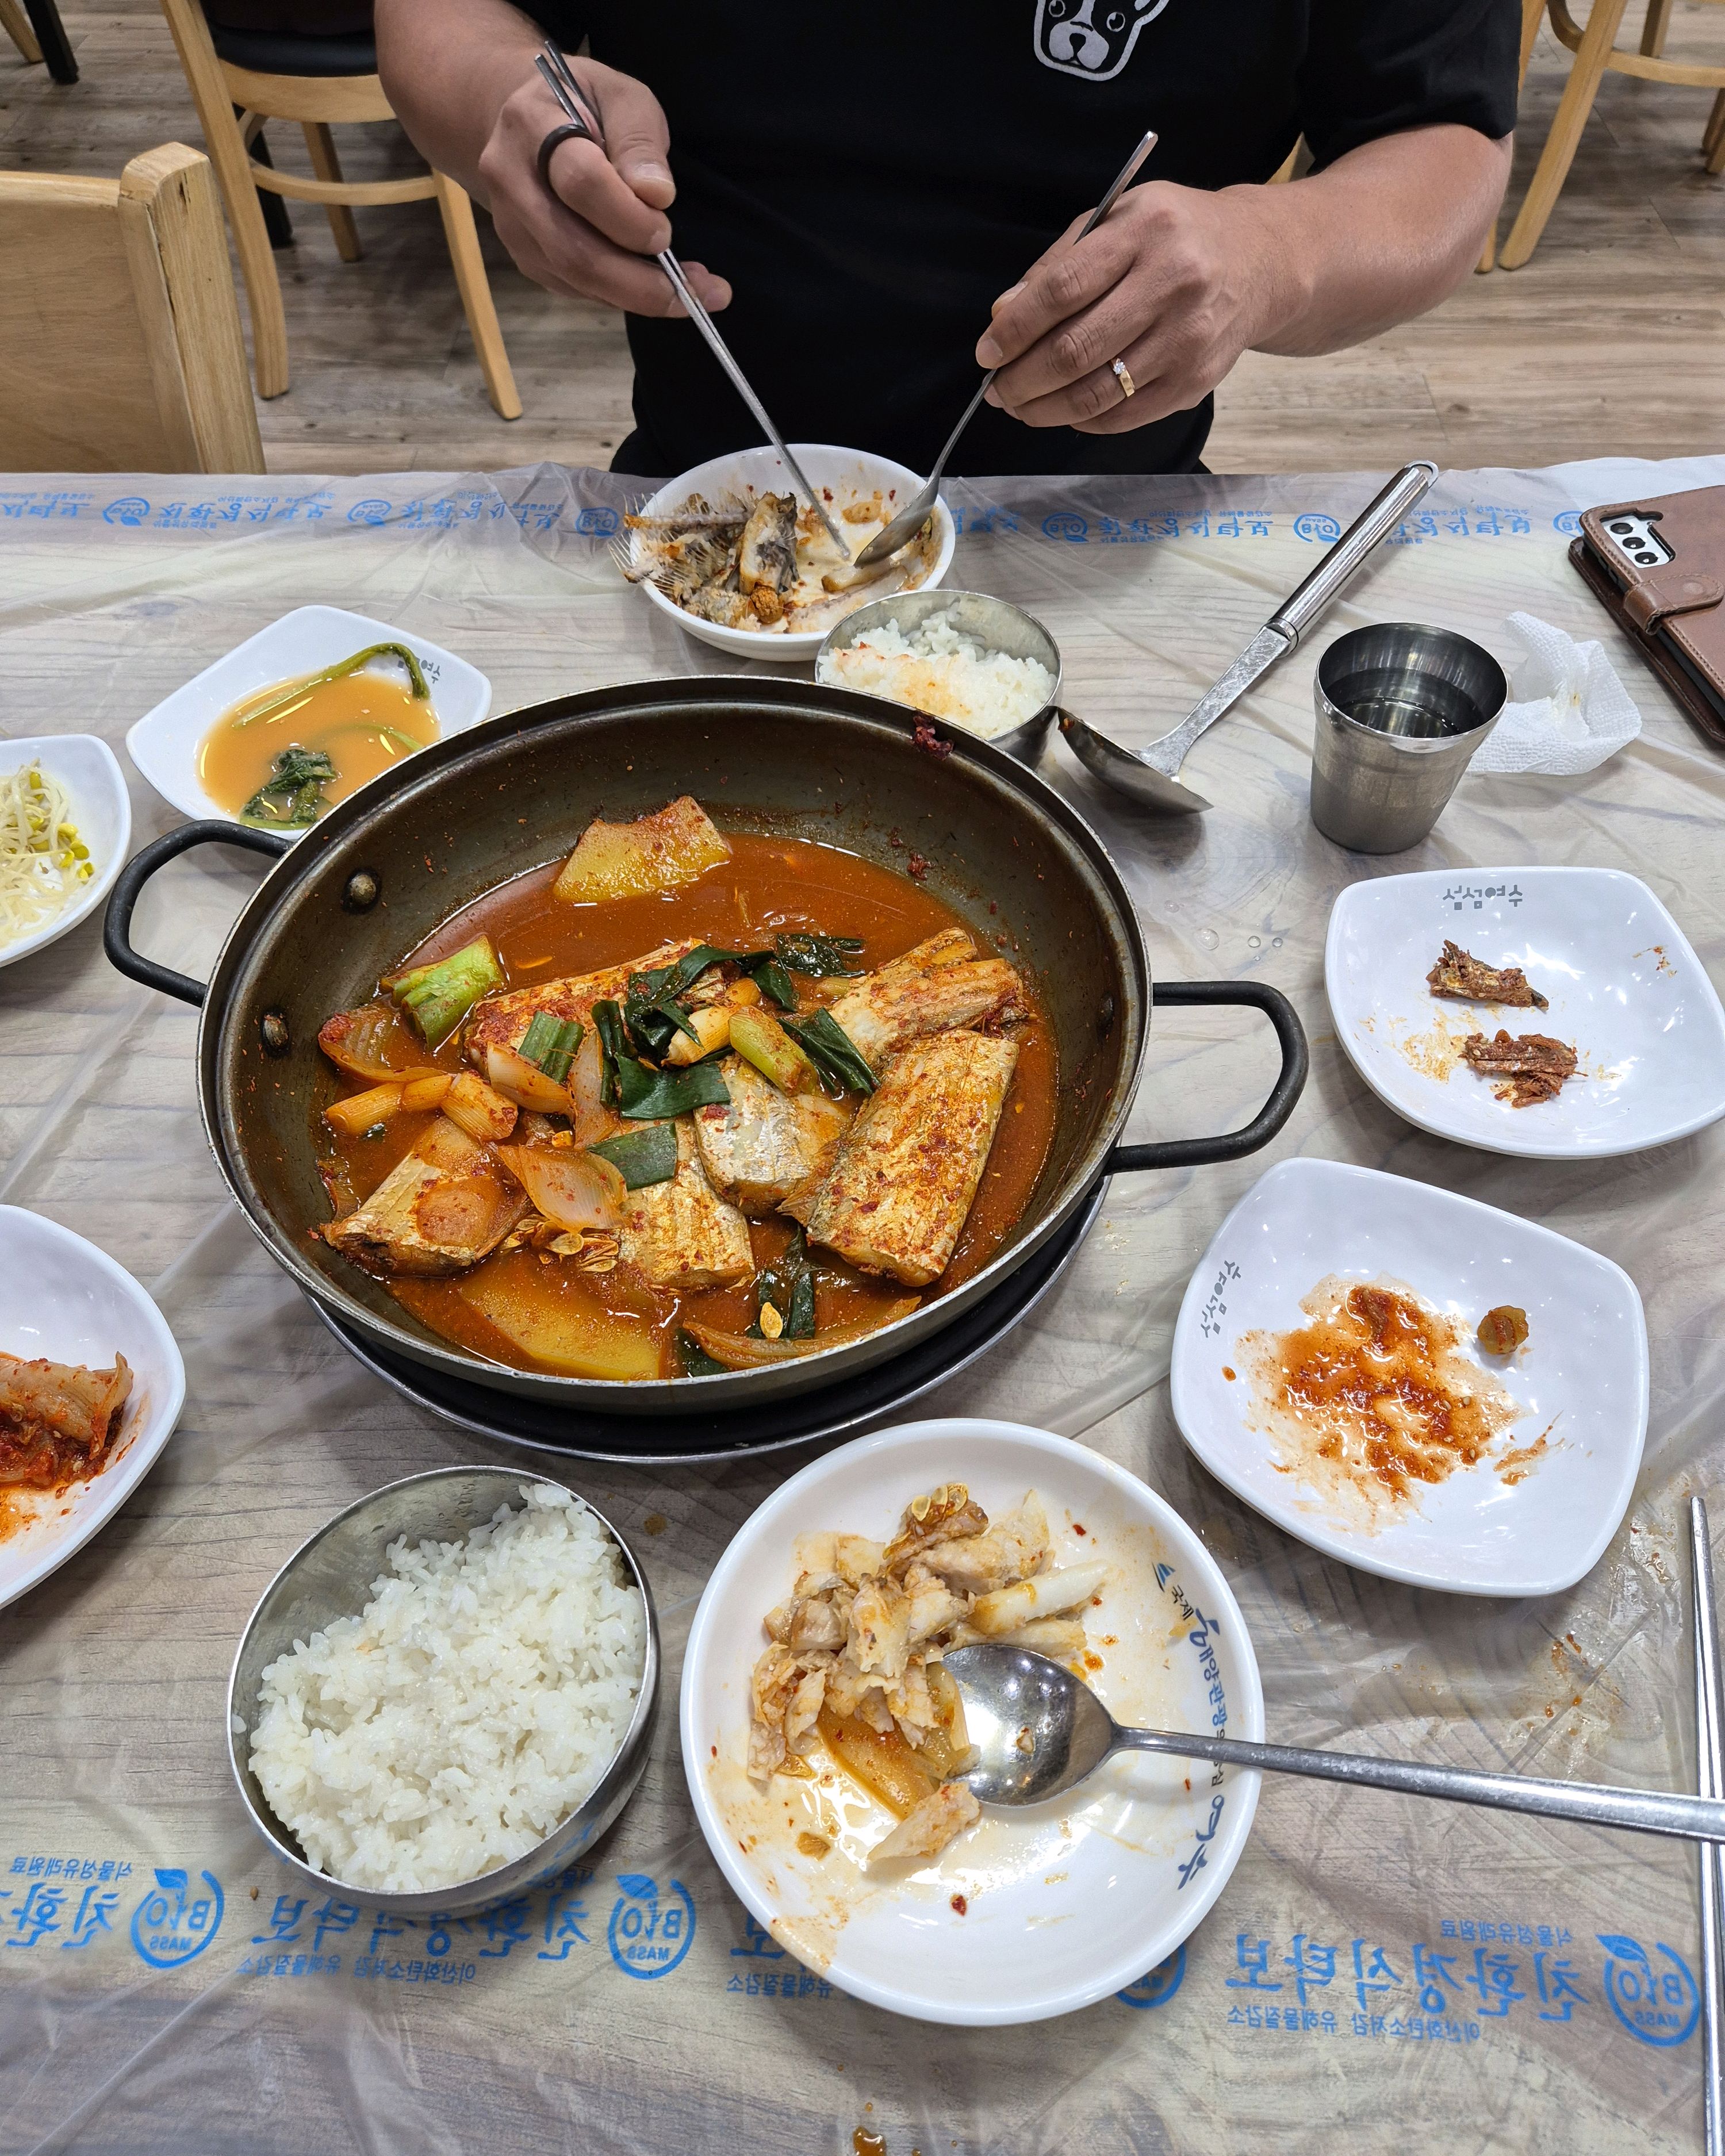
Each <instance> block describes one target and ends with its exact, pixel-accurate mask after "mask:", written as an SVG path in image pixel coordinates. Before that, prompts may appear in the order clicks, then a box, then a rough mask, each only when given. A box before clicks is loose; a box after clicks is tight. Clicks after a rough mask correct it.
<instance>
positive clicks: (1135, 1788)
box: [682, 1420, 1264, 2027]
mask: <svg viewBox="0 0 1725 2156" xmlns="http://www.w3.org/2000/svg"><path fill="white" fill-rule="evenodd" d="M944 1481H961V1482H963V1483H966V1484H967V1485H968V1486H969V1489H970V1491H971V1493H972V1495H973V1496H974V1497H975V1498H976V1500H977V1501H978V1503H979V1504H980V1505H981V1506H982V1507H983V1509H984V1510H985V1511H986V1512H988V1513H989V1514H990V1516H991V1517H992V1516H993V1515H996V1514H998V1513H1000V1512H1005V1511H1008V1510H1009V1509H1010V1508H1011V1507H1013V1506H1014V1505H1016V1504H1017V1503H1018V1502H1019V1499H1020V1498H1022V1497H1023V1496H1024V1492H1025V1491H1026V1490H1029V1489H1034V1490H1035V1491H1037V1493H1038V1494H1039V1496H1040V1497H1041V1499H1042V1501H1043V1504H1044V1506H1045V1507H1046V1509H1047V1512H1048V1518H1049V1525H1050V1528H1051V1530H1052V1531H1053V1536H1052V1538H1053V1541H1054V1545H1055V1562H1056V1563H1062V1564H1064V1563H1076V1562H1077V1561H1078V1560H1079V1559H1080V1558H1086V1557H1087V1558H1102V1559H1104V1560H1105V1561H1106V1562H1107V1563H1108V1565H1109V1567H1110V1572H1109V1576H1108V1578H1107V1579H1106V1581H1105V1583H1104V1585H1103V1589H1102V1596H1101V1603H1100V1604H1099V1605H1097V1606H1096V1607H1095V1608H1093V1609H1091V1610H1090V1611H1088V1612H1087V1613H1086V1621H1087V1626H1088V1630H1089V1632H1090V1635H1091V1640H1092V1641H1093V1643H1094V1644H1095V1648H1096V1652H1097V1653H1098V1654H1099V1655H1100V1656H1101V1662H1102V1667H1101V1670H1100V1671H1098V1672H1097V1673H1096V1675H1095V1676H1093V1678H1092V1680H1091V1681H1092V1682H1093V1683H1094V1685H1095V1686H1096V1691H1097V1692H1098V1693H1099V1694H1100V1695H1101V1697H1102V1698H1103V1699H1104V1700H1105V1701H1106V1702H1107V1704H1108V1706H1109V1707H1110V1709H1111V1711H1112V1712H1113V1713H1114V1714H1115V1715H1116V1716H1117V1717H1119V1718H1120V1719H1122V1720H1123V1721H1125V1722H1132V1723H1137V1724H1140V1725H1153V1726H1159V1727H1163V1728H1187V1729H1204V1730H1207V1731H1212V1730H1214V1729H1216V1728H1219V1727H1224V1725H1225V1733H1226V1734H1227V1735H1229V1736H1230V1737H1245V1738H1261V1736H1262V1734H1263V1729H1264V1695H1263V1691H1262V1687H1261V1686H1260V1683H1259V1681H1258V1666H1257V1661H1256V1658H1255V1656H1254V1655H1253V1652H1252V1646H1251V1642H1250V1640H1249V1639H1248V1638H1247V1636H1246V1630H1245V1622H1244V1620H1242V1618H1241V1616H1240V1607H1239V1604H1237V1603H1236V1602H1235V1599H1234V1597H1233V1595H1232V1594H1230V1592H1229V1589H1228V1584H1227V1582H1226V1581H1225V1580H1224V1578H1223V1577H1222V1574H1221V1573H1220V1572H1219V1570H1218V1568H1217V1566H1216V1563H1215V1561H1214V1558H1212V1557H1211V1556H1210V1555H1209V1552H1208V1551H1207V1550H1206V1549H1205V1548H1204V1544H1203V1543H1201V1542H1200V1541H1199V1538H1198V1537H1197V1536H1196V1535H1195V1534H1194V1532H1192V1530H1191V1528H1189V1527H1187V1526H1186V1524H1185V1522H1183V1520H1181V1519H1180V1517H1179V1516H1178V1514H1177V1513H1176V1512H1174V1511H1173V1508H1172V1507H1170V1506H1169V1505H1168V1503H1167V1502H1166V1501H1165V1500H1164V1499H1163V1498H1161V1497H1159V1496H1157V1494H1156V1493H1155V1491H1153V1490H1150V1489H1148V1488H1147V1487H1146V1486H1145V1485H1144V1484H1143V1483H1142V1482H1140V1481H1138V1479H1137V1476H1133V1475H1130V1474H1128V1473H1127V1471H1126V1470H1125V1469H1124V1468H1123V1467H1117V1466H1115V1465H1114V1464H1113V1462H1112V1461H1111V1460H1105V1459H1103V1458H1102V1457H1101V1455H1100V1454H1099V1453H1095V1452H1091V1451H1090V1450H1088V1449H1087V1448H1086V1447H1085V1446H1084V1445H1079V1444H1076V1443H1075V1442H1074V1441H1073V1440H1070V1438H1063V1437H1055V1436H1052V1435H1050V1434H1049V1433H1048V1432H1047V1431H1045V1430H1027V1429H1025V1428H1024V1427H1023V1426H1022V1425H1021V1424H1016V1423H1007V1422H985V1421H972V1420H952V1421H941V1422H922V1423H911V1424H906V1425H905V1426H903V1427H901V1428H900V1429H897V1430H882V1431H880V1432H879V1433H878V1434H877V1435H875V1436H872V1437H865V1438H861V1439H859V1440H857V1442H856V1443H855V1444H853V1445H841V1446H840V1447H839V1450H837V1451H835V1452H829V1454H827V1455H826V1456H825V1458H824V1459H822V1460H816V1461H815V1462H814V1465H813V1466H809V1467H805V1468H804V1469H803V1471H802V1473H801V1474H800V1475H796V1476H793V1477H792V1478H791V1480H790V1481H788V1482H787V1483H786V1484H785V1485H784V1486H783V1488H782V1489H780V1490H779V1491H777V1492H776V1493H775V1494H774V1495H773V1496H771V1497H769V1498H768V1501H767V1502H766V1503H765V1504H764V1505H762V1507H760V1509H759V1510H758V1511H757V1512H754V1513H753V1514H752V1515H751V1517H749V1518H748V1519H747V1520H746V1521H745V1522H743V1525H742V1527H741V1528H740V1529H739V1530H738V1532H737V1536H736V1537H735V1539H734V1540H733V1541H732V1544H731V1546H730V1548H728V1549H727V1550H726V1553H725V1554H724V1556H723V1557H722V1558H720V1560H719V1563H718V1565H717V1567H716V1569H715V1571H714V1573H713V1575H712V1578H711V1579H710V1580H709V1581H708V1582H707V1585H706V1592H705V1593H704V1594H702V1596H701V1606H700V1608H699V1609H697V1610H696V1615H695V1623H694V1625H693V1628H692V1629H691V1632H690V1635H689V1645H688V1647H687V1649H686V1650H685V1655H684V1658H683V1686H682V1738H683V1767H684V1771H685V1774H687V1776H688V1779H689V1789H690V1792H691V1795H692V1797H693V1799H694V1801H695V1815H696V1819H697V1820H699V1821H700V1823H701V1831H702V1833H703V1834H705V1835H706V1839H707V1845H708V1846H709V1848H711V1851H712V1853H713V1856H714V1858H715V1859H716V1861H717V1863H718V1865H719V1867H720V1869H721V1871H723V1872H724V1874H725V1876H726V1879H728V1880H729V1881H730V1882H731V1885H732V1888H733V1889H734V1891H735V1892H736V1893H737V1896H738V1897H740V1899H741V1900H742V1902H743V1903H744V1905H745V1906H746V1907H747V1908H748V1909H749V1910H750V1911H751V1912H752V1914H753V1916H754V1917H755V1918H756V1919H757V1922H760V1923H761V1924H762V1925H764V1926H765V1927H766V1928H768V1931H770V1932H771V1933H773V1937H774V1938H777V1939H778V1941H779V1943H781V1944H782V1945H783V1946H784V1947H785V1948H788V1950H789V1951H790V1952H791V1953H793V1954H795V1955H796V1956H797V1958H798V1959H799V1960H800V1961H801V1962H802V1963H803V1964H804V1966H805V1967H807V1968H809V1969H815V1970H818V1971H819V1973H820V1974H822V1975H824V1976H825V1977H828V1978H829V1979H830V1980H831V1981H832V1982H833V1983H834V1984H837V1985H838V1986H839V1988H840V1989H842V1990H845V1991H848V1992H850V1993H851V1994H853V1996H855V1998H858V1999H866V2000H868V2001H869V2002H870V2005H875V2006H884V2007H886V2009H887V2010H889V2011H890V2012H891V2013H895V2014H905V2015H911V2016H912V2017H913V2018H915V2019H916V2020H922V2021H943V2022H947V2023H952V2024H958V2025H969V2026H973V2027H974V2026H979V2025H997V2026H998V2025H1004V2024H1011V2023H1016V2022H1021V2021H1040V2020H1045V2018H1047V2017H1048V2016H1049V2015H1055V2014H1067V2013H1070V2012H1071V2011H1072V2010H1074V2009H1075V2008H1077V2007H1081V2006H1088V2005H1091V2004H1093V2003H1094V2002H1095V2001H1096V1999H1105V1998H1106V1997H1107V1996H1108V1995H1109V1994H1111V1993H1112V1992H1116V1991H1119V1990H1121V1989H1123V1987H1125V1986H1126V1985H1127V1984H1132V1983H1133V1982H1135V1981H1136V1980H1137V1979H1138V1978H1139V1977H1141V1976H1142V1975H1143V1974H1145V1973H1146V1972H1147V1970H1149V1969H1153V1968H1154V1967H1156V1966H1158V1964H1159V1963H1162V1962H1163V1961H1164V1960H1165V1959H1166V1958H1168V1956H1169V1955H1170V1954H1172V1953H1173V1952H1174V1951H1175V1949H1176V1948H1178V1946H1179V1945H1180V1943H1182V1941H1183V1940H1184V1939H1185V1938H1188V1937H1189V1935H1190V1934H1191V1933H1192V1932H1193V1931H1194V1930H1195V1929H1196V1928H1197V1927H1198V1925H1199V1922H1201V1921H1202V1919H1203V1918H1204V1916H1205V1914H1206V1913H1207V1912H1208V1911H1209V1909H1210V1907H1212V1905H1213V1904H1214V1902H1215V1900H1216V1898H1217V1897H1218V1896H1219V1894H1220V1893H1221V1892H1222V1889H1223V1887H1224V1886H1225V1885H1226V1883H1227V1881H1228V1877H1229V1875H1230V1872H1231V1871H1233V1869H1234V1866H1235V1863H1236V1862H1237V1861H1238V1860H1239V1857H1240V1851H1242V1849H1243V1848H1244V1847H1245V1840H1246V1836H1247V1834H1248V1833H1249V1831H1250V1827H1251V1823H1252V1815H1253V1813H1254V1811H1255V1809H1256V1806H1257V1801H1258V1784H1259V1777H1258V1775H1257V1774H1250V1773H1245V1772H1243V1771H1240V1770H1236V1769H1235V1768H1211V1767H1205V1766H1202V1765H1199V1764H1196V1763H1193V1762H1190V1761H1186V1760H1180V1759H1173V1758H1169V1759H1153V1758H1147V1757H1146V1756H1144V1755H1142V1754H1139V1755H1136V1756H1131V1755H1129V1756H1127V1757H1123V1758H1117V1759H1113V1760H1110V1761H1109V1762H1107V1763H1106V1764H1105V1765H1104V1766H1103V1767H1102V1768H1100V1769H1099V1770H1098V1771H1097V1773H1096V1774H1095V1775H1094V1776H1093V1777H1092V1778H1091V1779H1090V1780H1089V1781H1088V1782H1086V1784H1084V1785H1083V1787H1082V1788H1081V1789H1076V1790H1073V1791H1071V1792H1070V1793H1069V1794H1068V1795H1067V1796H1065V1798H1060V1799H1054V1800H1053V1801H1051V1802H1050V1803H1048V1804H1035V1805H1029V1806H1026V1807H1025V1808H1024V1809H1022V1810H1006V1809H999V1808H990V1809H987V1810H985V1811H984V1813H983V1817H982V1819H981V1820H979V1821H978V1823H977V1825H974V1826H973V1827H972V1828H970V1829H969V1830H968V1832H967V1833H966V1834H964V1835H962V1836H961V1837H960V1838H959V1840H957V1841H956V1842H954V1843H953V1844H952V1845H951V1847H950V1848H948V1849H947V1850H946V1851H943V1852H942V1855H941V1856H939V1857H937V1858H936V1859H934V1860H933V1861H931V1862H929V1863H927V1864H923V1865H920V1866H917V1867H916V1869H915V1870H914V1871H909V1872H908V1873H906V1871H905V1870H904V1869H903V1868H902V1867H900V1868H896V1869H895V1870H894V1871H892V1872H891V1873H889V1874H886V1875H885V1876H871V1875H870V1874H869V1873H867V1872H859V1871H858V1870H857V1869H856V1867H855V1865H854V1864H853V1863H852V1862H851V1861H850V1858H849V1856H847V1855H846V1853H845V1847H844V1846H843V1838H848V1837H849V1836H850V1835H852V1834H853V1833H854V1834H855V1836H856V1838H857V1840H858V1842H859V1844H860V1845H861V1846H863V1847H868V1846H872V1845H873V1844H874V1843H875V1841H877V1840H880V1837H881V1835H883V1834H885V1833H886V1830H887V1829H888V1828H889V1827H890V1826H891V1825H892V1820H891V1815H889V1814H887V1813H886V1811H885V1810H883V1809H881V1808H880V1806H879V1805H877V1804H874V1803H873V1802H872V1800H871V1799H869V1798H867V1797H865V1795H864V1794H862V1792H861V1791H860V1789H857V1788H856V1787H855V1785H853V1784H850V1783H849V1782H848V1781H847V1780H845V1778H843V1777H842V1776H836V1777H835V1784H836V1787H835V1790H834V1792H833V1793H831V1794H828V1795H826V1796H824V1797H823V1796H821V1795H820V1794H808V1793H814V1792H816V1787H817V1785H816V1784H814V1783H811V1782H803V1781H799V1780H792V1779H788V1778H786V1777H783V1776H776V1777H775V1778H774V1779H773V1781H772V1783H771V1784H768V1786H767V1788H766V1789H759V1788H757V1785H756V1784H753V1783H752V1782H750V1780H749V1779H748V1778H747V1774H746V1772H745V1768H744V1761H745V1759H746V1757H747V1750H748V1724H749V1673H750V1671H752V1668H753V1667H754V1665H755V1662H756V1660H757V1657H758V1656H759V1655H760V1653H761V1651H762V1648H763V1647H764V1646H765V1645H766V1644H767V1639H766V1634H765V1633H764V1631H763V1630H762V1622H761V1620H762V1618H763V1617H764V1616H765V1615H766V1614H767V1611H768V1609H769V1608H770V1607H771V1606H772V1605H773V1604H774V1603H775V1602H778V1601H779V1600H781V1599H783V1596H784V1594H786V1592H787V1591H788V1589H789V1587H790V1585H791V1584H792V1582H793V1579H794V1578H795V1577H796V1572H797V1561H796V1545H797V1541H798V1537H799V1536H801V1535H803V1534H806V1533H809V1532H818V1531H819V1530H821V1529H823V1528H829V1527H838V1528H843V1529H845V1530H848V1531H850V1532H856V1533H860V1534H867V1535H872V1536H877V1537H888V1536H890V1535H891V1532H892V1531H893V1529H894V1528H895V1527H896V1526H897V1524H898V1521H899V1517H900V1516H901V1512H902V1511H903V1509H904V1507H905V1506H906V1504H908V1503H909V1501H910V1500H911V1498H912V1497H913V1496H916V1493H917V1492H918V1491H923V1490H928V1489H932V1487H933V1486H935V1484H937V1483H938V1482H944ZM1081 1529H1082V1530H1083V1532H1080V1530H1081ZM1218 1700H1219V1701H1220V1704H1219V1705H1218V1704H1217V1702H1218ZM829 1804H830V1805H832V1806H833V1807H834V1808H835V1809H837V1810H838V1811H839V1813H841V1814H842V1815H843V1820H844V1828H843V1838H841V1843H840V1845H838V1846H834V1848H833V1850H832V1851H831V1852H830V1854H829V1855H828V1856H824V1857H822V1856H812V1855H809V1854H807V1853H804V1852H802V1851H798V1847H797V1845H796V1835H797V1834H798V1832H799V1831H808V1830H810V1829H812V1828H813V1826H814V1823H815V1820H816V1818H817V1817H819V1819H820V1820H821V1821H822V1822H823V1823H824V1824H826V1825H828V1826H829V1829H831V1827H832V1819H831V1815H830V1813H829V1811H828V1810H827V1809H826V1806H827V1805H829ZM809 1806H819V1810H818V1811H811V1810H809V1809H807V1808H808V1807H809ZM744 1844H747V1846H746V1847H745V1846H743V1845H744ZM955 1897H957V1900H958V1901H959V1902H962V1903H963V1907H956V1906H955Z"/></svg>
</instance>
